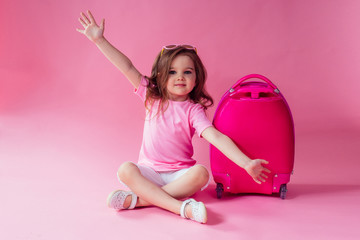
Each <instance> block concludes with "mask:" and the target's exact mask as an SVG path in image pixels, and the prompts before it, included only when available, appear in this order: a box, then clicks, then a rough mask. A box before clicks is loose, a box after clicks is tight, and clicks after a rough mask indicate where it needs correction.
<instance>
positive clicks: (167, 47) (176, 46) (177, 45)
mask: <svg viewBox="0 0 360 240" xmlns="http://www.w3.org/2000/svg"><path fill="white" fill-rule="evenodd" d="M179 47H183V48H186V49H188V50H193V51H195V53H196V54H197V49H196V47H193V46H191V45H181V44H172V45H166V46H163V47H162V49H161V54H160V56H162V55H163V53H164V51H165V50H172V49H176V48H179Z"/></svg>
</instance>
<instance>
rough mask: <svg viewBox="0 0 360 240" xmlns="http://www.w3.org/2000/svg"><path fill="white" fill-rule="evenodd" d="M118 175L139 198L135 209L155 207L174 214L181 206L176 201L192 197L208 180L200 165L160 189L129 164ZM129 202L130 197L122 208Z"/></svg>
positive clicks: (124, 165) (179, 202)
mask: <svg viewBox="0 0 360 240" xmlns="http://www.w3.org/2000/svg"><path fill="white" fill-rule="evenodd" d="M118 175H119V177H120V179H121V181H123V182H124V183H125V184H126V185H127V186H129V188H130V189H131V190H132V191H133V192H134V193H136V194H137V195H138V196H139V198H138V201H137V204H136V207H146V206H151V205H155V206H158V207H161V208H164V209H166V210H169V211H171V212H173V213H176V214H179V213H180V208H181V204H182V201H179V200H177V199H182V198H186V197H189V196H191V195H193V194H194V193H196V192H197V191H199V190H200V189H201V188H202V187H203V186H205V184H206V183H207V181H208V179H209V173H208V171H207V170H206V168H204V167H203V166H200V165H196V166H194V167H192V168H191V169H190V170H189V171H188V172H187V173H185V174H184V175H183V176H181V177H180V178H178V179H177V180H175V181H174V182H171V183H169V184H167V185H165V186H163V187H161V188H160V187H158V186H157V185H155V184H154V183H152V182H150V181H149V180H148V179H146V178H144V177H143V176H142V175H141V172H140V170H139V168H138V167H137V166H136V165H135V164H133V163H131V162H126V163H124V164H123V165H122V166H121V167H120V169H119V172H118ZM130 202H131V196H129V197H128V198H127V199H126V201H125V203H124V207H125V208H126V207H128V206H129V205H130ZM186 212H187V213H188V216H191V209H188V208H187V209H186Z"/></svg>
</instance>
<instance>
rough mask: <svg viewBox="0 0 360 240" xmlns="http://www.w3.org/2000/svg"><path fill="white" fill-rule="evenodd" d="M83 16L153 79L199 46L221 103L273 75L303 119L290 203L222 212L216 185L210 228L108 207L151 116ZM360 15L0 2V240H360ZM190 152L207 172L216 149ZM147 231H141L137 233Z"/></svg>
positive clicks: (252, 199) (229, 6)
mask: <svg viewBox="0 0 360 240" xmlns="http://www.w3.org/2000/svg"><path fill="white" fill-rule="evenodd" d="M87 9H91V10H92V12H93V14H94V16H95V17H96V19H97V20H98V22H100V20H101V18H105V19H106V26H105V28H106V29H105V36H106V37H107V38H108V39H109V40H110V41H111V42H112V43H113V44H114V45H115V46H116V47H118V48H119V49H120V50H121V51H123V52H124V53H125V54H127V55H128V56H129V58H130V59H132V61H133V62H134V64H135V65H136V66H137V68H138V69H139V70H140V71H141V72H142V73H143V74H145V75H149V73H150V69H151V66H152V62H153V60H154V57H155V55H156V54H157V53H158V52H159V51H160V49H161V47H162V46H163V45H165V44H171V43H187V44H192V45H194V46H197V48H198V52H199V55H200V56H201V58H202V59H203V61H204V63H205V65H206V68H207V70H208V83H207V88H208V91H209V92H210V94H211V95H212V96H213V98H214V100H215V106H216V104H217V103H218V101H219V100H220V98H221V96H222V94H223V93H224V92H225V91H226V90H228V88H229V87H230V86H231V85H232V84H233V83H234V82H235V81H236V80H237V79H239V78H240V77H242V76H244V75H247V74H250V73H258V74H262V75H265V76H267V77H268V78H270V79H271V80H272V81H273V82H274V83H275V84H276V85H277V86H278V87H279V88H280V90H281V91H282V92H283V94H284V95H285V97H286V99H287V101H288V103H289V105H290V107H291V109H292V112H293V116H294V120H295V127H296V158H295V175H294V176H293V179H292V182H291V184H289V200H288V201H287V200H286V201H279V200H278V199H277V198H272V197H264V196H243V197H228V198H227V199H226V200H221V201H218V200H216V199H215V198H214V194H213V188H211V189H210V188H209V190H207V191H206V192H203V193H201V194H199V196H198V197H199V199H203V201H204V202H206V203H208V208H209V217H212V219H211V218H210V219H209V224H208V225H206V226H202V225H196V224H195V223H191V222H189V221H184V220H182V219H181V218H179V217H176V216H172V215H171V214H168V213H165V212H164V211H161V210H158V209H156V208H148V209H143V210H139V211H137V210H136V211H132V212H131V211H125V212H122V213H115V214H114V212H113V211H111V210H108V209H106V206H105V204H104V199H106V196H107V194H108V193H109V192H111V191H112V190H113V189H114V188H118V187H119V185H118V183H117V182H116V176H115V173H116V169H117V167H118V166H119V165H120V164H121V162H123V161H128V160H131V161H136V159H137V155H138V151H139V146H140V142H141V137H142V126H143V119H144V109H143V106H142V103H141V102H140V101H139V100H138V99H137V97H136V96H134V95H133V93H132V87H131V85H130V84H129V83H128V82H127V80H126V79H125V78H124V77H123V76H122V75H121V74H120V72H119V71H117V69H115V68H114V67H113V66H112V65H111V64H110V63H109V62H108V61H107V60H106V59H105V58H104V57H103V56H102V54H101V53H100V52H99V51H98V50H97V48H96V47H95V46H94V45H93V44H92V43H91V42H90V41H88V40H87V39H86V37H85V36H82V35H81V34H79V33H78V32H76V31H75V28H80V27H81V25H80V24H79V23H78V20H77V18H78V17H79V12H80V11H86V10H87ZM359 12H360V2H359V1H356V0H317V1H311V0H302V1H295V0H278V1H276V0H268V1H264V0H252V1H246V0H231V1H230V0H229V1H215V0H199V1H193V0H184V1H166V0H162V1H161V0H155V1H147V0H138V1H125V0H122V1H118V0H103V1H90V0H72V1H70V0H69V1H41V0H30V1H25V0H23V1H21V0H16V1H10V0H1V1H0V22H1V23H2V26H1V29H2V31H1V34H0V54H1V55H0V56H1V57H0V189H1V192H0V195H1V197H0V238H1V239H57V238H58V239H85V238H87V239H91V238H92V237H93V239H99V238H100V237H101V236H104V234H106V236H107V239H115V238H118V237H119V236H121V235H120V234H121V233H123V234H125V236H133V235H132V234H136V233H137V234H138V236H149V235H146V232H147V231H152V233H151V234H150V236H152V237H158V238H162V237H164V236H171V237H173V238H177V236H178V237H179V238H180V235H178V234H180V233H182V232H184V231H186V230H188V231H189V236H192V235H191V234H192V233H194V234H195V233H198V231H203V235H202V236H203V237H204V239H205V237H207V239H209V237H211V236H225V237H226V236H228V237H230V239H231V238H232V239H234V238H235V237H236V239H239V237H244V238H246V239H249V238H251V237H253V236H254V234H255V239H263V238H264V239H271V238H275V237H277V236H278V234H279V232H285V234H289V235H291V236H292V239H303V237H306V238H308V239H310V238H311V237H313V238H314V239H320V237H326V238H327V239H330V238H333V239H339V238H340V237H341V238H347V239H357V238H356V236H359V230H357V228H354V227H353V226H354V222H356V221H357V222H358V220H359V217H358V216H359V214H360V210H359V207H358V202H359V200H360V199H359V198H360V193H359V192H360V191H359V189H360V187H359V183H360V178H359V174H358V169H359V167H360V165H359V162H358V156H359V153H360V152H359V144H360V110H359V109H360V100H359V98H358V92H359V90H360V81H359V77H360V68H359V64H360V45H359V42H360V28H359V22H360V15H359ZM214 111H215V107H213V108H212V109H210V111H209V116H210V117H211V118H212V116H213V114H214ZM194 144H195V147H196V150H195V157H196V158H197V159H198V160H199V162H200V163H203V164H205V165H207V166H208V165H209V163H208V144H207V143H206V142H205V141H203V140H201V139H198V138H195V139H194ZM225 202H226V203H227V204H225ZM339 205H340V206H339ZM281 209H283V211H282V212H281V213H279V212H278V211H279V210H280V211H281ZM304 212H307V213H306V214H304ZM310 216H311V217H310ZM309 219H312V220H309ZM320 222H321V223H322V224H324V225H322V227H321V228H320V230H319V229H318V228H319V226H318V223H320ZM154 223H160V224H165V225H166V226H167V229H168V230H167V231H165V230H164V229H161V230H159V229H158V226H157V225H154ZM139 224H141V225H143V226H145V227H144V232H136V231H137V230H136V229H137V227H138V225H139ZM94 226H96V227H94ZM179 227H180V229H179ZM182 227H185V228H183V229H182ZM1 228H3V229H1ZM134 228H135V230H134ZM259 228H260V230H261V231H259ZM124 229H126V231H125V230H124ZM132 230H133V231H132ZM134 231H135V233H134ZM192 231H193V232H192ZM54 234H55V236H54Z"/></svg>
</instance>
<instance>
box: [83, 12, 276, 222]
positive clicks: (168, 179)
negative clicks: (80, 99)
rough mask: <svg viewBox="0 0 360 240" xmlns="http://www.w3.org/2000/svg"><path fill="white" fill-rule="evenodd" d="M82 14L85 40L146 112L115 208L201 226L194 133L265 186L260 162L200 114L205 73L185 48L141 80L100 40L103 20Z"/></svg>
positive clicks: (163, 55) (167, 54)
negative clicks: (152, 210) (152, 209)
mask: <svg viewBox="0 0 360 240" xmlns="http://www.w3.org/2000/svg"><path fill="white" fill-rule="evenodd" d="M87 13H88V14H87V15H86V14H84V13H81V18H79V21H80V23H81V24H82V26H83V27H84V29H77V31H79V32H80V33H82V34H84V35H85V36H87V37H88V38H89V39H90V40H91V41H92V42H94V43H95V44H96V46H97V47H98V48H99V49H100V51H101V52H102V53H103V54H104V55H105V56H106V57H107V58H108V59H109V60H110V61H111V62H112V63H113V64H114V65H115V66H116V67H117V68H118V69H119V70H120V71H121V72H122V73H123V74H124V75H125V76H126V78H127V79H128V80H129V81H130V83H131V84H132V85H133V86H134V87H135V93H136V95H138V96H139V97H140V98H141V100H142V101H144V104H145V108H146V119H145V124H144V134H143V141H142V145H141V150H140V154H139V160H138V163H137V164H135V163H132V162H125V163H123V164H122V165H121V166H120V168H119V170H118V172H117V175H118V178H119V180H120V182H122V183H123V184H124V185H126V186H127V187H128V188H129V189H131V191H124V190H116V191H114V192H112V193H111V194H110V195H109V196H108V199H107V204H108V206H109V207H111V208H114V209H117V210H119V209H133V208H135V207H145V206H151V205H155V206H158V207H160V208H163V209H166V210H168V211H170V212H173V213H175V214H178V215H181V216H182V217H184V218H189V219H192V220H195V221H197V222H200V223H206V221H207V213H206V208H205V205H204V204H203V203H202V202H197V201H195V200H194V199H192V198H190V199H187V200H185V201H182V199H186V198H188V197H190V196H192V195H193V194H194V193H196V192H197V191H199V190H203V189H204V188H206V187H207V185H208V183H209V172H208V171H207V169H206V168H205V167H204V166H202V165H199V164H196V161H195V160H194V159H193V158H192V155H193V147H192V143H191V139H192V137H193V135H194V134H195V132H196V134H197V135H198V136H200V137H203V138H205V139H206V140H207V141H208V142H209V143H210V144H212V145H214V146H215V147H217V148H218V149H219V150H220V151H221V152H222V153H223V154H224V155H226V156H227V157H228V158H229V159H231V160H232V161H233V162H234V163H236V164H237V165H238V166H239V167H242V168H244V169H245V170H246V171H247V173H248V174H249V175H250V176H251V177H252V178H253V179H254V181H255V182H257V183H259V184H261V182H265V180H266V178H268V177H267V175H266V173H270V171H269V170H268V169H267V168H265V167H263V166H262V164H268V162H267V161H265V160H262V159H255V160H251V159H249V158H248V157H247V156H246V155H244V154H243V153H242V152H241V150H240V149H239V148H237V146H236V145H235V144H234V143H233V141H232V140H231V139H230V138H229V137H227V136H225V135H224V134H222V133H220V132H219V131H218V130H216V129H215V128H214V127H213V126H212V124H211V122H210V121H209V120H208V119H207V117H206V115H205V110H206V109H207V107H209V106H211V105H212V104H213V100H212V98H211V97H210V96H209V95H208V93H207V92H206V90H205V79H206V71H205V68H204V66H203V64H202V62H201V60H200V58H199V56H198V55H197V50H196V48H195V47H192V46H190V45H169V46H165V47H163V48H162V50H161V51H160V53H159V54H158V56H157V57H156V59H155V62H154V64H153V67H152V71H151V76H150V77H146V76H144V75H142V74H141V73H140V72H139V71H138V70H137V69H136V68H135V67H134V65H133V64H132V62H131V61H130V60H129V59H128V58H127V57H126V56H125V55H124V54H123V53H121V52H120V51H119V50H117V49H116V48H115V47H113V46H112V45H111V44H110V43H109V42H108V41H107V40H106V39H105V37H104V35H103V33H104V23H105V22H104V20H102V22H101V24H100V26H99V25H97V23H96V21H95V19H94V17H93V16H92V14H91V12H90V11H88V12H87Z"/></svg>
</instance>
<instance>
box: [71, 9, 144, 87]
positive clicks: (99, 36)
mask: <svg viewBox="0 0 360 240" xmlns="http://www.w3.org/2000/svg"><path fill="white" fill-rule="evenodd" d="M87 14H88V16H89V17H88V16H86V14H84V13H81V14H80V15H81V18H79V22H80V23H81V25H82V26H83V27H84V29H76V30H77V31H78V32H80V33H82V34H84V35H85V36H86V37H87V38H88V39H90V40H91V41H92V42H93V43H95V44H96V46H97V47H98V48H99V49H100V51H101V52H102V53H103V54H104V55H105V57H106V58H107V59H109V60H110V62H111V63H112V64H114V65H115V66H116V67H117V68H118V69H119V70H120V71H121V72H122V73H123V74H124V75H125V77H126V78H127V79H128V80H129V81H130V83H131V84H132V85H133V86H134V87H135V88H138V87H139V85H140V81H141V76H142V75H141V73H140V72H139V71H138V70H137V69H136V68H135V66H134V65H133V64H132V62H131V61H130V59H129V58H128V57H127V56H125V55H124V54H123V53H122V52H120V51H119V50H118V49H116V48H115V47H114V46H113V45H111V44H110V43H109V41H108V40H106V38H105V37H104V27H105V20H104V19H103V20H102V21H101V23H100V26H99V25H97V23H96V21H95V18H94V17H93V15H92V14H91V12H90V11H87Z"/></svg>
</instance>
